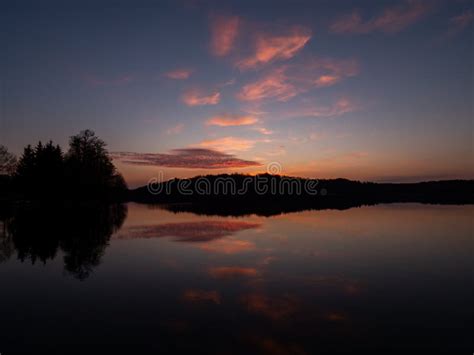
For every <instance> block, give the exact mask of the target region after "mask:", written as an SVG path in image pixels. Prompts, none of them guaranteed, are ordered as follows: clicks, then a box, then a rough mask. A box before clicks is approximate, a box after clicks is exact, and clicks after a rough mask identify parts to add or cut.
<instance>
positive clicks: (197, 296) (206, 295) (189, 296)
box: [182, 289, 221, 304]
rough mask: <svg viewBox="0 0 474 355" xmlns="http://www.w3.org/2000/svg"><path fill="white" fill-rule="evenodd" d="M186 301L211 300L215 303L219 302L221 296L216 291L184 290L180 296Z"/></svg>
mask: <svg viewBox="0 0 474 355" xmlns="http://www.w3.org/2000/svg"><path fill="white" fill-rule="evenodd" d="M182 298H183V300H184V301H186V302H196V303H199V302H212V303H215V304H220V303H221V296H220V294H219V292H217V291H205V290H194V289H190V290H186V291H184V293H183V296H182Z"/></svg>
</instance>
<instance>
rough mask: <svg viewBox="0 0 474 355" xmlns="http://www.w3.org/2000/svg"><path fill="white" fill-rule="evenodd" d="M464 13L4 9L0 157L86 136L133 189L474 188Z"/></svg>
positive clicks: (81, 5) (155, 5) (249, 6)
mask: <svg viewBox="0 0 474 355" xmlns="http://www.w3.org/2000/svg"><path fill="white" fill-rule="evenodd" d="M473 23H474V8H473V2H472V1H469V0H466V1H462V0H451V1H442V0H438V1H436V0H434V1H417V0H411V1H410V0H407V1H403V0H395V1H357V2H355V1H314V0H313V1H311V0H310V1H277V0H272V1H242V0H240V1H199V0H195V1H192V0H189V1H186V0H182V1H74V2H73V1H56V2H53V1H47V0H42V1H9V2H2V5H1V11H0V28H1V31H0V39H1V43H2V46H1V48H0V50H1V56H0V58H1V65H0V68H1V111H0V114H1V118H0V143H1V144H4V145H6V146H7V147H8V148H9V149H10V150H11V151H12V152H14V153H15V154H17V155H20V154H21V151H22V149H23V147H24V146H25V145H27V144H28V143H33V144H34V143H36V142H37V141H38V140H43V141H46V140H49V139H52V140H53V141H54V142H57V143H59V144H60V145H61V146H63V147H64V149H66V148H67V141H68V137H69V136H71V135H72V134H75V133H78V132H79V131H81V130H84V129H86V128H90V129H93V130H94V131H95V132H96V134H97V135H98V136H100V137H101V138H103V139H104V140H105V141H106V142H107V143H108V149H109V151H110V152H111V153H112V154H113V156H114V157H115V163H116V166H117V167H118V169H119V171H120V172H122V173H123V174H124V176H125V178H126V180H127V182H128V183H129V185H130V186H132V187H133V186H138V185H142V184H145V183H146V182H147V181H148V180H149V179H150V178H151V177H154V176H157V174H158V173H159V172H160V171H162V172H163V173H164V177H165V178H172V177H175V176H178V177H190V176H194V175H198V174H209V173H212V174H216V173H221V172H241V173H252V174H253V173H258V172H265V171H266V170H267V164H269V163H272V162H277V163H278V164H279V165H280V166H281V167H282V171H281V172H282V173H283V174H287V175H299V176H306V177H315V178H333V177H346V178H351V179H361V180H373V181H419V180H427V179H430V180H431V179H448V178H474V169H473V167H472V166H473V164H472V157H473V127H472V117H473V106H472V105H473V100H474V93H473V79H474V78H473V62H474V61H473V59H474V58H473Z"/></svg>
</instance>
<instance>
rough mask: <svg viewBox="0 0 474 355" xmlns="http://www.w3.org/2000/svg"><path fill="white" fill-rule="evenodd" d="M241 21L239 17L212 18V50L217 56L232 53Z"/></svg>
mask: <svg viewBox="0 0 474 355" xmlns="http://www.w3.org/2000/svg"><path fill="white" fill-rule="evenodd" d="M239 25H240V19H239V18H238V17H237V16H221V15H219V16H216V15H215V16H211V50H212V53H213V54H214V55H216V56H220V57H221V56H225V55H227V54H229V53H230V51H231V50H232V47H233V45H234V42H235V40H236V38H237V35H238V34H239Z"/></svg>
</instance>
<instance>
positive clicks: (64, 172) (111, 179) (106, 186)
mask: <svg viewBox="0 0 474 355" xmlns="http://www.w3.org/2000/svg"><path fill="white" fill-rule="evenodd" d="M15 182H16V186H17V188H18V190H19V192H20V193H21V194H23V195H25V196H26V197H34V198H41V199H48V198H52V197H55V198H61V199H64V198H66V199H109V198H119V195H120V194H123V193H124V192H125V191H126V190H127V185H126V183H125V180H124V179H123V177H122V175H120V174H119V173H118V172H117V171H116V169H115V166H114V165H113V163H112V159H111V158H110V157H109V154H108V152H107V150H106V144H105V142H104V141H103V140H101V139H100V138H98V137H97V136H96V135H95V133H94V132H93V131H91V130H85V131H82V132H80V133H79V134H77V135H75V136H72V137H71V138H70V140H69V149H68V151H67V153H66V154H65V155H64V154H63V152H62V150H61V148H60V147H59V146H58V145H54V144H53V142H52V141H49V142H48V143H47V144H46V145H43V143H42V142H38V144H37V145H36V146H35V147H34V148H33V147H32V146H31V145H28V146H27V147H25V149H24V151H23V154H22V156H21V158H20V161H19V162H18V165H17V168H16V173H15Z"/></svg>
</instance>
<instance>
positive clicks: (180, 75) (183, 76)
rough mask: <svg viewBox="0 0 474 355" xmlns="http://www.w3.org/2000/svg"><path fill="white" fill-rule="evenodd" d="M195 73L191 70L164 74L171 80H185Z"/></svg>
mask: <svg viewBox="0 0 474 355" xmlns="http://www.w3.org/2000/svg"><path fill="white" fill-rule="evenodd" d="M192 73H193V70H191V69H184V68H181V69H175V70H172V71H169V72H166V73H164V76H165V77H167V78H169V79H174V80H185V79H188V78H189V77H190V76H191V74H192Z"/></svg>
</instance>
